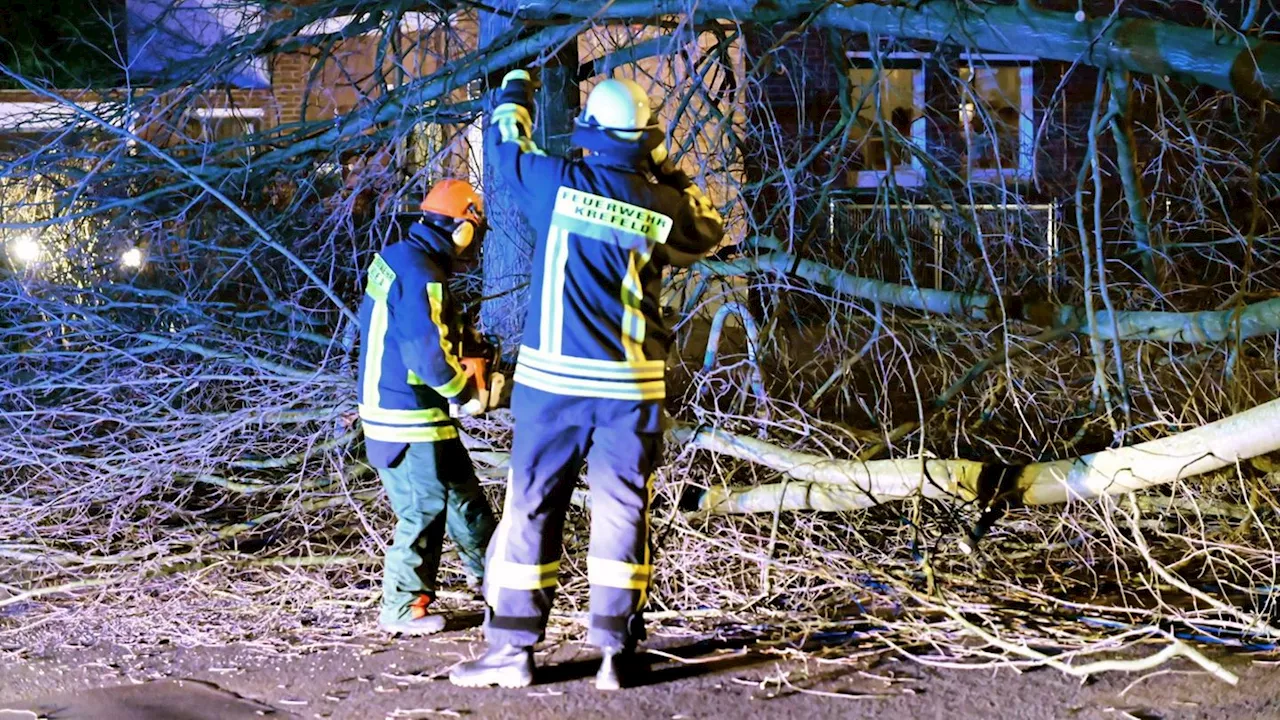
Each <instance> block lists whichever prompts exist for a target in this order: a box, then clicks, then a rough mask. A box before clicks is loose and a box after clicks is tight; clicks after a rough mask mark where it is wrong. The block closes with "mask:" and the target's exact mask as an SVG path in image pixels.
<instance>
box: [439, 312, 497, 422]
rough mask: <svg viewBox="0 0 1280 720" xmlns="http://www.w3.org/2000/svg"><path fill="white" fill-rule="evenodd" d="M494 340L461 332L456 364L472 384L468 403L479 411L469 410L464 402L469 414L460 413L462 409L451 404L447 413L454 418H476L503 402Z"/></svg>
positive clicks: (476, 334)
mask: <svg viewBox="0 0 1280 720" xmlns="http://www.w3.org/2000/svg"><path fill="white" fill-rule="evenodd" d="M495 340H496V338H494V337H493V336H482V335H480V334H479V333H476V332H468V333H463V336H462V357H461V359H460V361H459V362H460V363H461V365H462V372H463V373H465V374H466V376H467V378H468V379H470V380H472V381H473V382H474V383H475V387H476V398H475V400H473V401H472V402H475V403H476V404H477V405H479V408H471V407H469V406H470V405H471V403H468V404H467V406H466V407H467V410H468V411H470V412H467V413H463V412H462V408H463V407H464V406H457V405H452V406H450V408H449V411H450V414H451V415H453V416H454V417H457V416H459V415H462V414H466V415H479V414H481V413H483V412H486V411H488V410H492V409H494V408H496V407H498V406H499V405H500V404H501V403H502V402H503V401H504V400H505V399H506V398H505V397H504V396H503V392H502V391H503V390H504V389H505V388H506V383H507V379H506V377H505V376H504V375H503V374H502V373H501V372H499V371H498V369H497V367H498V360H499V357H498V345H497V343H496V342H495Z"/></svg>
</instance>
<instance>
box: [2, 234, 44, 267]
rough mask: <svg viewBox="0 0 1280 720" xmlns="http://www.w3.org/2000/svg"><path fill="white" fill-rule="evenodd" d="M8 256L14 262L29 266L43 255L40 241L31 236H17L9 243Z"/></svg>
mask: <svg viewBox="0 0 1280 720" xmlns="http://www.w3.org/2000/svg"><path fill="white" fill-rule="evenodd" d="M9 254H10V255H11V256H12V257H13V259H14V260H15V261H16V262H18V263H20V264H22V265H30V264H32V263H34V262H36V261H37V260H39V259H40V256H41V255H43V254H44V248H42V247H41V246H40V241H39V240H36V239H35V238H34V237H32V236H31V235H19V236H18V237H16V238H14V239H12V240H10V241H9Z"/></svg>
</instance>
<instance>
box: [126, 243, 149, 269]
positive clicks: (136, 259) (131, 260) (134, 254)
mask: <svg viewBox="0 0 1280 720" xmlns="http://www.w3.org/2000/svg"><path fill="white" fill-rule="evenodd" d="M144 260H145V258H144V257H143V256H142V249H141V248H136V247H135V248H129V249H128V250H125V251H124V252H123V253H121V255H120V265H121V267H127V268H131V269H134V270H137V269H139V268H141V267H142V263H143V261H144Z"/></svg>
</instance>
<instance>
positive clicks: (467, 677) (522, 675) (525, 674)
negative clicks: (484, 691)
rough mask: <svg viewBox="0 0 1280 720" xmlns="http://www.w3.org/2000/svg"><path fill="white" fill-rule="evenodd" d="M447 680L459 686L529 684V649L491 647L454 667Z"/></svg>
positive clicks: (531, 666) (530, 665) (524, 685)
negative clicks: (475, 657) (480, 654)
mask: <svg viewBox="0 0 1280 720" xmlns="http://www.w3.org/2000/svg"><path fill="white" fill-rule="evenodd" d="M449 682H451V683H453V684H454V685H460V686H462V687H488V686H490V685H497V686H499V687H504V688H522V687H529V686H530V685H532V684H533V650H532V649H531V648H527V647H515V646H514V645H503V646H501V647H496V648H493V647H491V648H489V650H488V652H486V653H485V654H484V655H482V656H481V657H479V658H477V659H475V660H468V661H466V662H462V663H458V664H457V665H456V666H454V668H453V670H450V671H449Z"/></svg>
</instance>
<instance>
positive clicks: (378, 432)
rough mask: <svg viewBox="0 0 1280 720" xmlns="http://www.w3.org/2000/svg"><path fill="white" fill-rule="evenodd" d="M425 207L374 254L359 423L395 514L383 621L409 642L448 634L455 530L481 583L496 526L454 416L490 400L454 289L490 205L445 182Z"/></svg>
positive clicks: (467, 565)
mask: <svg viewBox="0 0 1280 720" xmlns="http://www.w3.org/2000/svg"><path fill="white" fill-rule="evenodd" d="M422 210H423V219H422V221H421V222H416V223H414V224H413V225H412V227H410V229H409V235H408V237H407V238H406V239H404V240H403V241H401V242H397V243H394V244H392V245H390V246H388V247H387V248H386V249H385V250H383V251H382V252H381V253H380V254H378V255H376V256H374V259H373V264H372V265H371V266H370V268H369V273H368V276H369V277H368V284H367V286H366V289H365V296H364V302H363V304H362V305H361V306H360V382H359V388H358V393H359V403H360V404H359V416H360V421H361V424H362V425H363V428H364V436H365V448H366V451H367V454H368V457H369V464H370V465H372V466H373V467H375V468H377V469H378V474H379V476H381V478H382V485H383V487H384V488H386V492H387V499H388V500H389V501H390V503H391V508H392V510H394V511H395V514H396V528H395V534H394V537H393V540H392V543H391V545H390V546H389V547H388V548H387V554H386V559H385V562H384V565H383V574H382V607H381V612H380V614H379V618H378V624H379V626H380V627H381V628H382V629H383V630H385V631H387V632H391V633H402V634H408V635H427V634H430V633H436V632H439V631H441V630H443V629H444V625H445V618H444V616H442V615H440V614H438V613H433V612H431V609H430V604H431V602H432V601H433V600H434V598H435V592H436V571H437V570H438V568H439V565H440V553H441V543H442V542H443V541H444V534H445V531H446V530H447V531H448V533H449V536H450V537H451V538H453V541H454V543H456V544H457V546H458V553H459V555H460V556H461V558H462V564H463V568H464V570H465V572H466V574H467V576H468V581H469V582H474V583H476V584H477V586H478V583H479V581H480V579H481V578H482V577H483V575H484V552H485V547H486V546H487V545H488V542H489V538H490V536H491V535H492V534H493V529H494V518H493V511H492V510H491V509H490V507H489V503H488V501H487V500H486V499H485V497H484V494H483V493H482V492H481V490H480V484H479V481H478V480H477V478H476V475H475V470H474V469H473V468H472V465H471V458H470V456H469V455H468V454H467V450H466V448H464V447H463V445H462V441H461V440H460V439H459V437H458V426H457V424H456V422H455V420H453V419H452V417H451V415H457V416H471V415H476V414H479V413H481V412H483V411H484V410H485V409H486V406H487V404H488V402H487V400H488V399H487V398H485V397H483V395H484V393H482V392H481V391H480V390H479V388H478V386H477V382H476V379H475V378H473V377H469V376H468V374H467V373H466V372H465V371H464V369H463V364H462V359H461V358H460V357H459V349H460V345H461V339H462V338H461V334H462V327H461V323H460V322H459V315H458V312H457V308H456V307H455V305H454V301H453V298H452V297H451V296H450V293H449V289H448V280H449V275H450V273H451V272H452V269H453V263H454V261H455V260H456V258H457V255H458V254H459V253H461V252H462V251H464V250H466V249H467V248H468V247H469V246H471V245H472V244H473V243H476V242H477V241H478V239H479V236H480V235H481V234H482V233H483V230H484V227H485V224H484V215H483V212H482V202H481V199H480V196H479V195H478V194H477V193H476V191H475V190H474V189H473V188H472V187H471V185H469V184H468V183H466V182H463V181H460V180H444V181H442V182H440V183H437V184H436V185H435V186H434V187H432V188H431V191H430V192H429V193H428V194H427V197H426V199H425V200H424V201H423V203H422ZM451 408H452V410H453V412H452V413H451V412H450V410H451Z"/></svg>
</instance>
